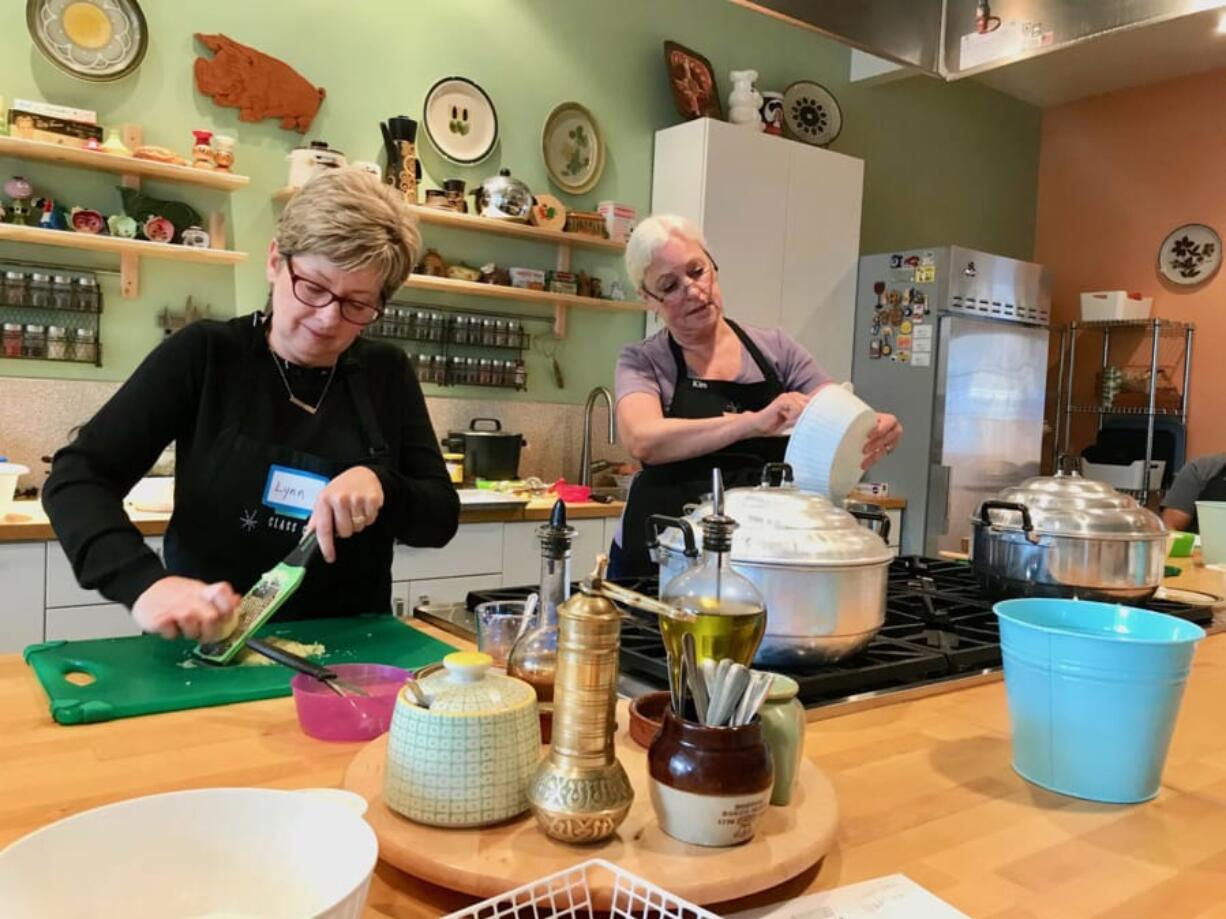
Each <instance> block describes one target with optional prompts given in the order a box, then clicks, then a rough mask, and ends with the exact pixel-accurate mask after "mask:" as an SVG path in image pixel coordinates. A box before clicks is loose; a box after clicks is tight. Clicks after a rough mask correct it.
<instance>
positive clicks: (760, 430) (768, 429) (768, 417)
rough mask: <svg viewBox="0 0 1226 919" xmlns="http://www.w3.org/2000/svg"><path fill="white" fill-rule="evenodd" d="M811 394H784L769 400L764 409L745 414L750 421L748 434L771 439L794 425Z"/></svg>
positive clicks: (811, 396)
mask: <svg viewBox="0 0 1226 919" xmlns="http://www.w3.org/2000/svg"><path fill="white" fill-rule="evenodd" d="M812 398H813V395H812V394H811V393H809V394H806V393H802V392H785V393H783V394H781V395H778V396H776V397H775V398H774V399H772V400H771V402H770V404H769V405H767V406H766V408H763V409H759V410H758V411H756V412H749V413H747V417H748V418H750V419H752V420H751V421H750V434H751V435H752V436H755V437H772V436H778V435H779V434H782V433H783V431H784V430H785V429H787V428H789V427H791V426H792V425H794V424H795V423H796V420H797V419H798V418H800V413H801V412H803V411H804V410H805V406H806V405H808V404H809V400H810V399H812Z"/></svg>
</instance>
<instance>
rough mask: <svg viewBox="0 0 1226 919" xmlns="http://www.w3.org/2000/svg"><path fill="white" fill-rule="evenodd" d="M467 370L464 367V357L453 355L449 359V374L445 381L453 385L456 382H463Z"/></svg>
mask: <svg viewBox="0 0 1226 919" xmlns="http://www.w3.org/2000/svg"><path fill="white" fill-rule="evenodd" d="M467 372H468V371H467V370H466V369H465V363H464V358H462V357H453V358H452V359H451V373H450V374H449V377H448V380H447V382H449V383H451V384H452V385H453V386H454V385H455V384H456V383H463V382H464V381H465V374H467Z"/></svg>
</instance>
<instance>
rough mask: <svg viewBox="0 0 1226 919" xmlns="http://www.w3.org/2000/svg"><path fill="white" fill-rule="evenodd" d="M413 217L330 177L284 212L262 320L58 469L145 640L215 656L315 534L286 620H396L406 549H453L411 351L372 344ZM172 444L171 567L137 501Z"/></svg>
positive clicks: (142, 401)
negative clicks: (248, 601) (151, 542)
mask: <svg viewBox="0 0 1226 919" xmlns="http://www.w3.org/2000/svg"><path fill="white" fill-rule="evenodd" d="M420 248H421V237H420V235H419V234H418V231H417V222H416V218H415V217H414V216H413V215H412V213H411V212H410V211H409V210H408V209H407V207H406V206H405V204H404V201H403V199H402V198H401V197H400V196H399V195H398V194H396V193H395V192H394V191H393V190H392V189H391V188H390V187H388V186H385V185H381V184H379V182H378V181H377V180H375V179H373V178H372V177H371V176H370V175H368V174H367V173H364V172H361V171H359V170H351V169H344V170H334V171H328V172H326V173H323V174H322V175H319V176H317V177H316V178H314V179H312V180H311V181H310V182H309V183H307V184H306V185H305V186H304V187H303V188H302V189H301V190H300V191H299V192H298V194H297V195H296V196H295V197H294V198H293V199H292V200H291V201H290V202H289V203H288V204H287V205H286V207H285V211H284V213H283V214H282V217H281V221H280V224H279V225H278V228H277V235H276V239H275V240H273V242H272V243H271V244H270V245H269V247H268V260H267V266H266V270H267V275H268V282H269V285H270V294H269V298H268V303H267V306H266V307H265V309H264V311H263V312H257V313H255V314H252V315H247V316H240V317H239V318H236V319H231V320H229V321H226V322H220V321H210V320H202V321H199V322H195V323H193V324H191V325H189V326H187V327H186V328H184V329H182V330H181V331H179V332H176V333H175V334H174V335H173V336H171V337H170V338H168V339H166V340H165V341H164V342H162V344H161V345H159V346H158V347H157V348H156V349H154V351H153V352H152V353H151V354H150V355H149V356H148V357H147V358H146V359H145V360H144V362H143V363H142V364H141V365H140V366H139V367H138V368H137V369H136V371H135V372H134V373H133V374H132V376H131V377H130V378H129V379H128V380H127V381H126V382H125V383H124V384H123V386H121V387H120V389H119V390H118V392H116V393H115V395H114V396H113V397H112V398H111V399H110V401H108V402H107V403H106V404H105V405H104V406H103V407H102V409H101V410H100V411H99V412H98V413H97V414H96V415H95V416H94V417H93V419H92V420H91V421H89V423H87V424H86V425H85V426H84V427H83V428H82V429H81V431H80V434H79V435H78V436H77V438H76V439H75V440H74V441H73V442H72V443H70V444H69V445H68V446H66V447H64V448H63V449H61V450H60V451H59V452H58V453H56V455H55V458H54V461H53V463H52V467H51V474H50V477H49V478H48V479H47V484H46V487H45V488H44V490H43V506H44V507H45V508H46V511H47V514H48V516H49V517H50V518H51V523H52V525H53V527H54V529H55V532H56V535H57V536H58V537H59V540H60V543H61V545H62V546H63V547H64V551H65V552H66V553H67V555H68V558H69V560H70V561H71V562H72V566H73V571H74V572H75V573H76V576H77V579H78V580H79V581H80V582H81V585H82V586H84V587H86V588H92V589H97V590H99V591H101V592H102V594H103V595H104V596H106V597H107V598H109V599H111V600H115V601H117V602H120V603H123V604H125V605H127V606H128V607H129V608H130V609H131V610H132V613H133V616H134V618H135V620H136V623H137V624H138V625H139V626H140V627H141V629H142V630H144V631H146V632H156V633H159V634H161V635H163V636H164V637H166V638H176V637H184V638H190V639H194V640H198V641H214V640H217V639H218V638H221V637H224V636H225V635H226V634H227V633H228V632H229V630H231V629H232V628H233V625H234V618H235V617H234V612H235V610H236V607H237V605H238V602H239V599H240V596H241V595H242V594H243V593H244V592H245V591H247V590H248V589H249V588H251V587H252V586H253V585H254V584H255V583H256V581H257V579H258V578H259V576H260V574H261V573H262V572H264V571H267V570H268V569H270V568H272V567H273V566H274V565H276V563H277V562H278V561H279V560H281V559H282V558H283V557H285V556H286V555H287V554H288V553H289V552H290V551H291V550H292V549H293V548H294V547H295V545H297V543H298V542H299V540H300V539H301V538H302V536H303V534H304V532H305V530H307V529H311V530H314V532H315V533H316V536H317V539H318V543H319V548H320V551H321V553H322V555H323V557H324V560H325V562H326V563H327V564H319V563H315V564H313V565H312V566H311V567H310V569H309V570H308V574H307V578H306V581H305V582H304V584H303V587H302V589H301V590H299V591H298V592H297V593H296V594H295V595H294V596H293V597H291V598H290V600H289V601H288V602H287V603H286V604H285V606H283V607H282V609H281V610H280V611H279V612H278V613H277V618H278V619H301V618H315V617H329V616H345V615H350V614H358V613H371V612H386V611H390V609H391V563H392V544H393V541H394V540H400V541H401V542H404V543H407V544H408V545H411V546H442V545H444V544H445V543H447V541H448V540H450V539H451V537H452V536H453V535H454V534H455V531H456V527H457V525H458V522H459V499H458V498H457V496H456V492H455V489H454V487H453V486H452V484H451V482H450V480H449V479H448V476H447V471H446V469H445V467H444V465H443V459H442V456H441V454H440V453H439V447H438V440H437V439H436V438H435V435H434V430H433V427H432V426H431V423H430V417H429V415H428V414H427V412H426V404H425V399H424V398H423V396H422V392H421V387H420V386H419V385H418V383H417V379H416V376H415V374H414V372H413V369H412V367H411V366H410V364H409V361H408V359H407V358H406V356H405V354H404V352H403V351H401V350H400V349H398V348H395V347H392V346H390V345H386V344H381V343H378V342H375V341H371V340H368V339H366V338H362V337H359V336H360V335H361V332H362V330H363V329H364V328H365V327H366V326H368V325H370V323H372V322H374V321H375V320H376V319H378V318H379V316H380V315H381V314H382V312H383V309H384V305H385V304H386V302H387V300H388V299H389V298H390V297H391V296H392V295H393V294H394V293H395V292H396V291H397V290H398V289H399V288H400V286H401V284H403V282H404V280H405V278H406V277H408V275H409V272H410V270H411V269H412V267H413V265H414V263H415V262H416V260H417V255H418V252H419V250H420ZM171 442H173V443H174V444H175V458H176V462H175V502H174V512H173V514H172V516H171V518H170V522H169V524H168V526H167V528H166V537H165V546H164V548H165V561H164V562H163V561H162V560H161V559H159V558H158V556H157V555H156V554H155V553H154V552H153V551H151V550H150V549H149V548H148V547H147V546H146V545H145V542H144V540H143V538H142V537H141V534H140V533H139V532H138V531H137V529H136V527H135V526H134V525H133V524H132V522H131V521H130V520H129V519H128V515H127V514H126V513H125V511H124V506H123V501H124V496H125V495H126V494H127V493H128V491H129V490H130V489H131V488H132V486H133V485H134V484H135V483H136V482H137V480H138V479H140V478H141V476H142V475H144V474H145V472H146V471H147V470H148V469H149V467H150V465H151V464H152V463H153V461H154V460H155V459H156V458H157V456H158V454H159V453H161V451H162V450H163V449H164V448H165V447H166V445H167V444H170V443H171Z"/></svg>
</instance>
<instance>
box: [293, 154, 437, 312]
mask: <svg viewBox="0 0 1226 919" xmlns="http://www.w3.org/2000/svg"><path fill="white" fill-rule="evenodd" d="M277 249H278V251H279V252H280V253H281V254H282V255H321V256H323V257H324V258H326V259H327V260H328V261H330V262H332V263H333V264H334V265H336V266H338V267H340V268H343V269H345V270H346V271H354V270H358V269H362V268H374V269H375V270H376V271H378V272H379V275H380V276H381V277H382V279H383V281H382V290H383V298H384V299H385V300H387V299H390V298H391V296H392V295H393V294H394V293H396V291H397V290H399V289H400V286H401V285H402V284H403V283H404V281H405V279H406V278H407V277H408V276H409V272H411V271H412V270H413V266H414V265H416V264H417V256H418V253H419V252H421V233H420V232H419V231H418V229H417V217H416V216H414V214H413V212H412V211H410V210H409V208H408V206H407V205H406V203H405V200H404V197H403V196H402V195H401V194H400V193H399V192H397V191H396V190H395V189H393V188H392V187H391V186H390V185H383V184H382V183H380V182H379V180H378V179H376V178H375V177H374V176H373V175H371V174H370V173H368V172H364V171H362V170H361V169H352V168H346V169H328V170H325V171H323V172H320V173H318V174H316V175H315V176H314V177H313V178H312V179H311V180H310V181H309V182H307V183H306V185H304V186H303V187H302V188H301V189H299V191H298V193H297V194H296V195H294V197H293V198H291V199H290V201H289V203H288V204H286V205H285V210H284V212H283V213H282V214H281V221H280V222H279V223H278V224H277Z"/></svg>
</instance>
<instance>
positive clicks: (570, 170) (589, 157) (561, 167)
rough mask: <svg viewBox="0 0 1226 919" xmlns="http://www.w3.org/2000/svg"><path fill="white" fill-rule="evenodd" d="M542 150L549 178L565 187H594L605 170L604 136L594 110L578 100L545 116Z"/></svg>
mask: <svg viewBox="0 0 1226 919" xmlns="http://www.w3.org/2000/svg"><path fill="white" fill-rule="evenodd" d="M541 153H542V155H543V156H544V157H545V169H546V170H547V171H548V172H549V178H550V179H552V180H553V182H554V184H555V185H557V186H558V187H559V188H561V189H562V190H563V191H565V192H568V193H570V194H572V195H581V194H583V193H584V192H587V191H591V190H592V189H593V188H595V187H596V183H597V182H599V181H600V176H601V174H602V173H603V172H604V153H605V151H604V137H603V136H602V135H601V133H600V128H599V127H598V126H597V124H596V119H595V118H593V117H592V113H591V112H589V111H588V110H587V109H585V108H584V107H583V106H582V105H580V104H579V103H577V102H563V103H562V104H561V105H559V106H558V107H557V108H555V109H554V110H553V111H552V112H550V113H549V117H548V118H546V119H545V130H544V132H543V133H542V134H541Z"/></svg>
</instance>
